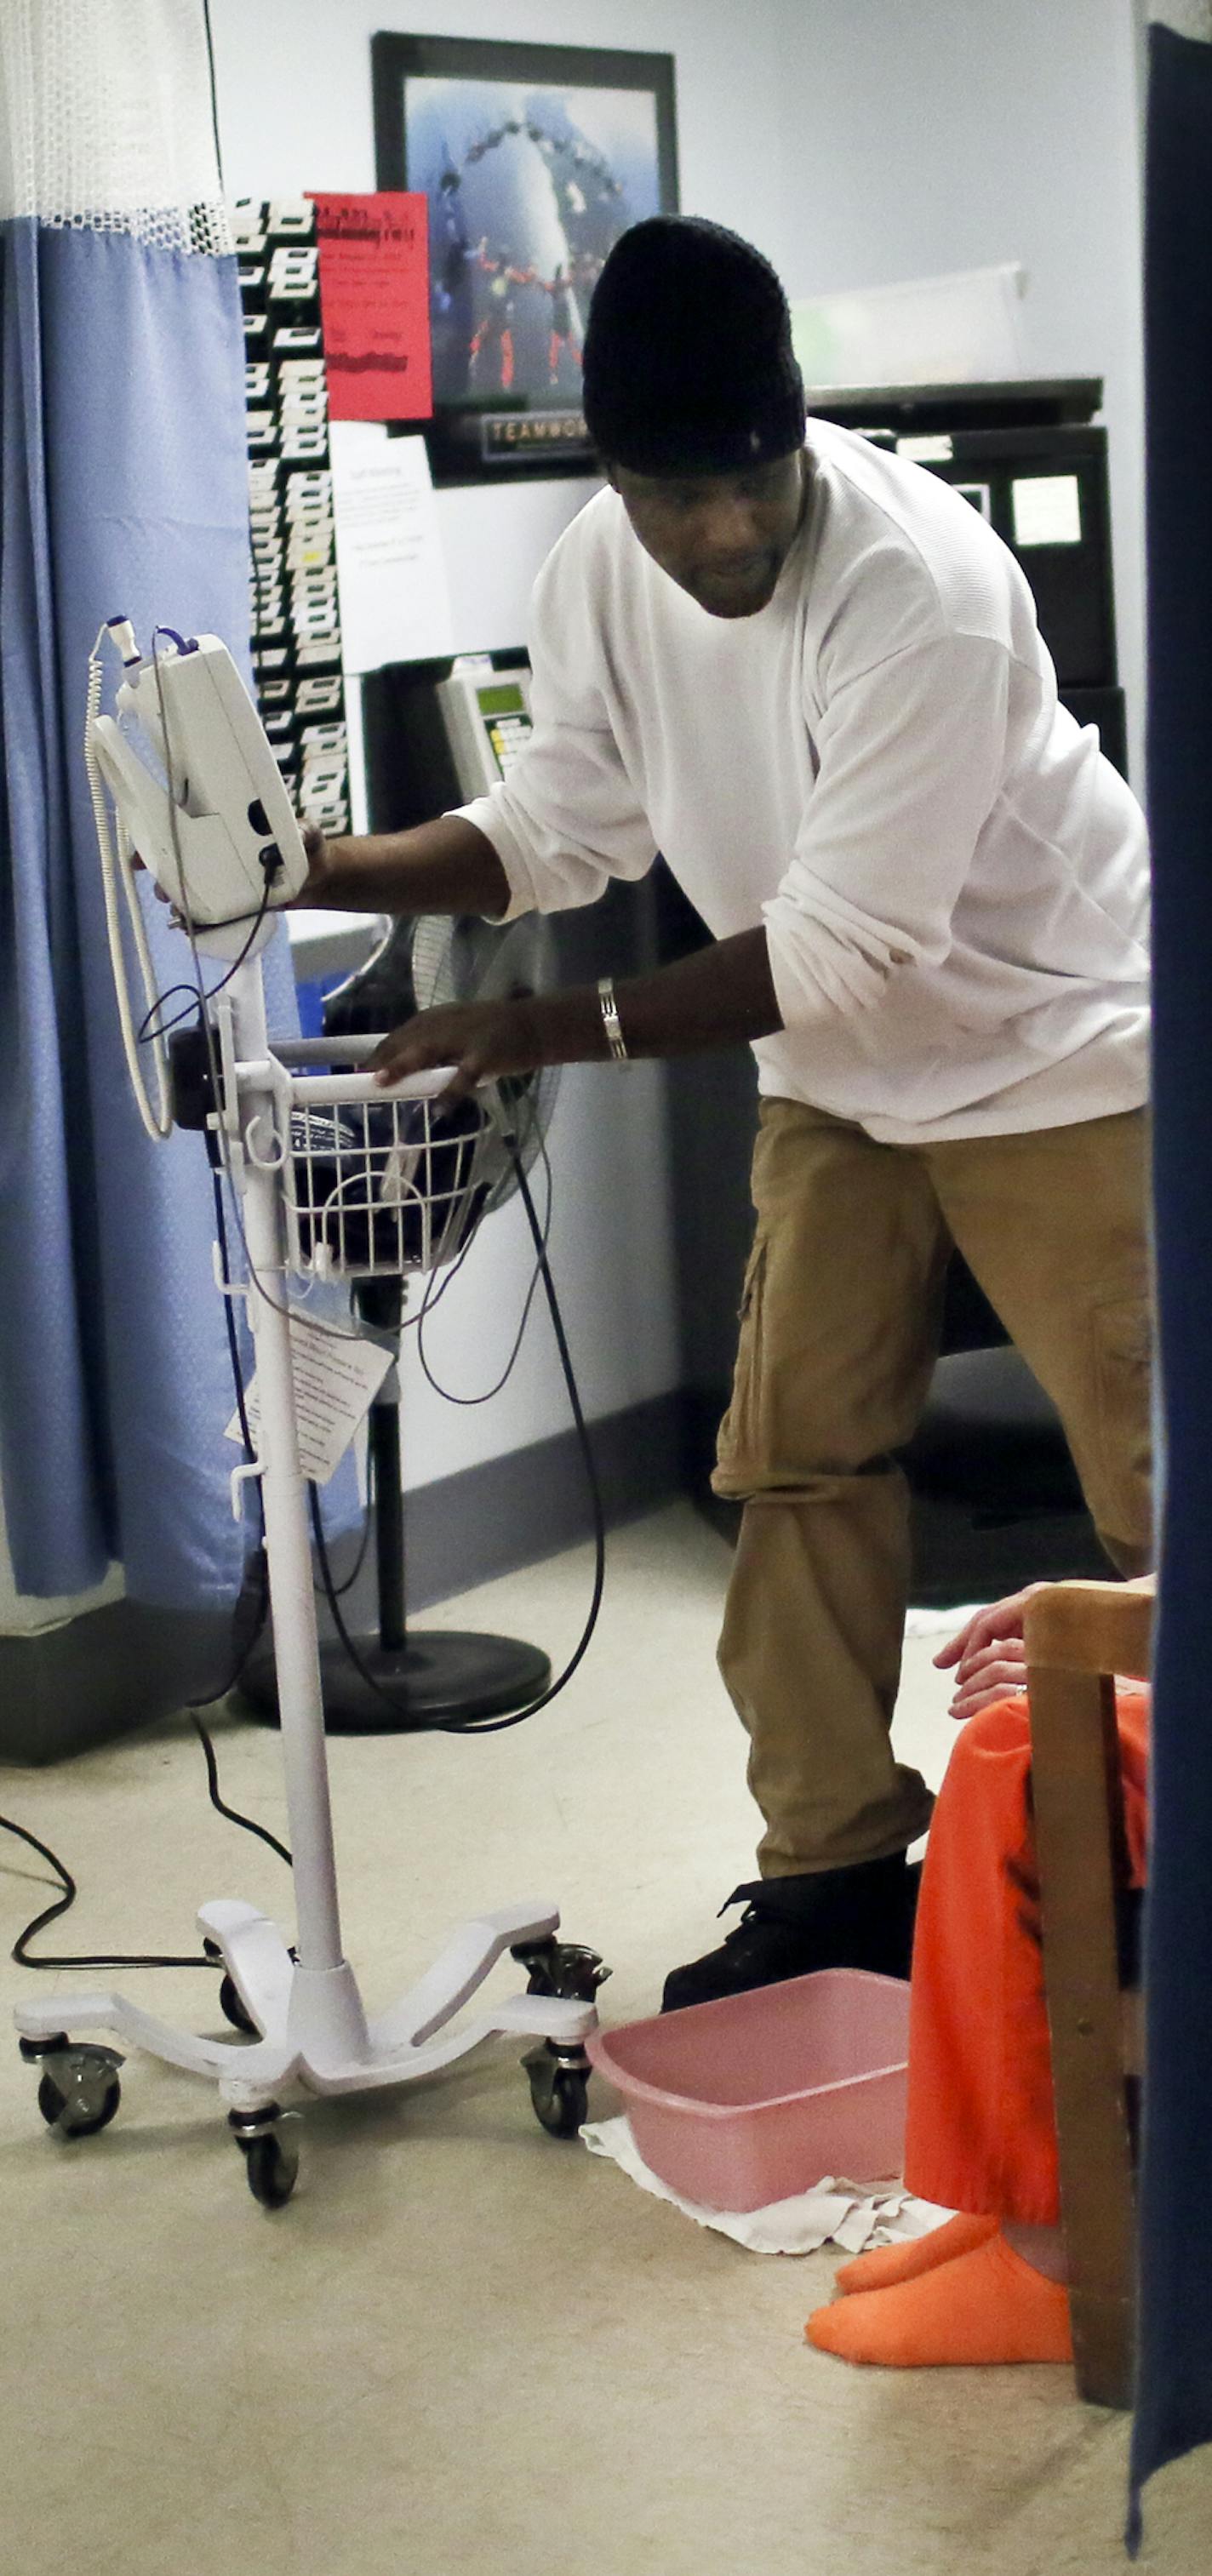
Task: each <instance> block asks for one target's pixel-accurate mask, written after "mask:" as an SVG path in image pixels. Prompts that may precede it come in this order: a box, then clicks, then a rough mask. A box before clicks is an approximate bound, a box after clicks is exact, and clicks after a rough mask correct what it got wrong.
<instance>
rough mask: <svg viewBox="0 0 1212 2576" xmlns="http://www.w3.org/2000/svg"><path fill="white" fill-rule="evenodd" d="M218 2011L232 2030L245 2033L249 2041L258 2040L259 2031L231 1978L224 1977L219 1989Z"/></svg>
mask: <svg viewBox="0 0 1212 2576" xmlns="http://www.w3.org/2000/svg"><path fill="white" fill-rule="evenodd" d="M219 2009H220V2011H221V2013H222V2015H223V2018H224V2020H225V2021H229V2022H230V2023H231V2026H232V2029H233V2030H242V2031H245V2032H246V2033H247V2035H248V2037H249V2038H250V2039H259V2038H260V2036H261V2034H260V2031H259V2030H258V2028H257V2025H256V2023H255V2021H254V2020H253V2017H252V2014H251V2013H250V2012H249V2009H248V2006H247V2004H246V2003H245V2001H244V1998H243V1996H242V1994H241V1993H240V1990H239V1987H238V1986H237V1985H236V1983H235V1980H234V1978H232V1977H227V1976H225V1977H224V1979H223V1983H222V1985H221V1986H220V1988H219Z"/></svg>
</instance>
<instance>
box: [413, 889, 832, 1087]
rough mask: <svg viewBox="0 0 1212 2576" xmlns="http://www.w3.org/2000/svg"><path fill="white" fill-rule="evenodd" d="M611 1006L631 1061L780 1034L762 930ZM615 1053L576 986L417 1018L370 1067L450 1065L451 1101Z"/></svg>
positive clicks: (620, 994) (638, 982)
mask: <svg viewBox="0 0 1212 2576" xmlns="http://www.w3.org/2000/svg"><path fill="white" fill-rule="evenodd" d="M615 1005H616V1008H617V1010H618V1015H619V1026H620V1028H621V1029H622V1032H623V1042H624V1044H625V1046H626V1048H627V1053H628V1055H629V1056H671V1055H691V1054H693V1053H694V1052H695V1051H696V1050H698V1049H700V1048H704V1047H719V1046H731V1045H738V1044H740V1043H741V1042H742V1041H743V1040H746V1039H750V1038H759V1037H768V1036H769V1035H770V1032H771V1031H772V1030H773V1029H778V1028H781V1027H782V1020H781V1018H780V1016H779V1007H778V1003H777V1002H776V1000H775V998H774V985H773V982H772V980H771V974H770V958H769V954H768V951H767V947H766V933H765V931H764V930H742V931H739V932H738V933H737V935H736V937H735V938H732V939H720V940H717V941H715V942H714V944H713V945H712V946H711V947H710V948H704V949H700V950H698V951H697V952H696V954H695V955H694V956H693V957H681V958H678V960H677V961H676V963H675V964H674V965H672V966H662V967H660V968H659V969H658V971H657V973H656V974H655V975H637V976H634V977H632V978H630V979H629V980H628V981H627V982H625V983H622V984H619V985H618V986H617V988H616V991H615ZM609 1052H610V1049H609V1043H608V1040H607V1036H606V1029H605V1024H604V1022H603V1019H602V1007H601V1002H600V1000H599V997H598V992H597V988H596V986H595V985H593V984H572V985H569V986H568V988H567V990H566V991H564V992H556V993H540V994H532V995H527V996H525V997H524V998H522V999H520V1000H517V1001H507V1002H468V1003H458V1004H450V1005H445V1006H441V1005H440V1006H439V1007H438V1008H437V1009H436V1010H432V1011H421V1012H419V1013H418V1015H417V1017H416V1018H415V1019H412V1020H407V1021H405V1023H404V1025H403V1027H402V1028H398V1029H393V1030H392V1032H391V1035H390V1037H387V1038H384V1040H383V1043H382V1045H381V1046H380V1047H378V1048H377V1049H376V1052H375V1054H374V1055H373V1056H372V1057H371V1059H370V1061H371V1063H372V1065H373V1066H374V1067H375V1069H376V1071H377V1072H378V1074H379V1077H380V1080H381V1081H383V1082H398V1081H399V1080H400V1079H401V1077H402V1076H403V1075H404V1074H408V1073H422V1072H424V1071H426V1070H427V1069H428V1068H430V1067H432V1066H435V1065H445V1064H453V1065H455V1066H457V1068H458V1070H457V1073H456V1076H455V1079H454V1081H453V1082H452V1083H450V1084H449V1086H448V1089H447V1093H446V1097H447V1098H449V1099H452V1100H455V1099H460V1098H462V1096H463V1095H464V1094H465V1093H466V1092H469V1091H472V1090H474V1088H475V1085H476V1084H477V1083H478V1082H487V1081H490V1080H491V1079H492V1078H493V1077H494V1076H498V1075H502V1074H518V1073H530V1072H532V1071H534V1070H535V1068H536V1067H537V1066H539V1065H547V1064H591V1063H594V1062H596V1061H599V1060H600V1059H601V1058H602V1057H603V1056H605V1055H608V1054H609Z"/></svg>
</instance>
